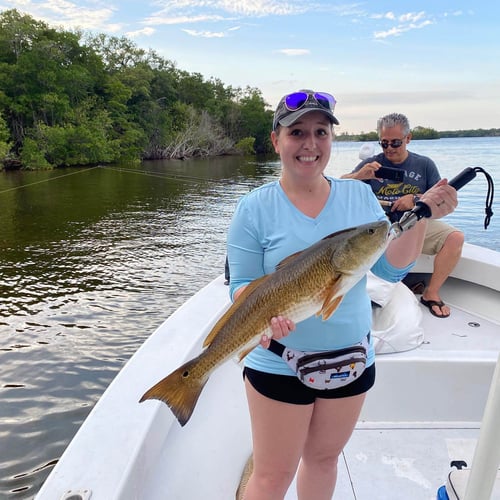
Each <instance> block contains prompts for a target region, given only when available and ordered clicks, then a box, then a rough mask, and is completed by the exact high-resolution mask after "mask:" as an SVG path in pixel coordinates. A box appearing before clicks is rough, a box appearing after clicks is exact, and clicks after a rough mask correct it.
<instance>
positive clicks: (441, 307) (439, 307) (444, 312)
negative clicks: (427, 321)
mask: <svg viewBox="0 0 500 500" xmlns="http://www.w3.org/2000/svg"><path fill="white" fill-rule="evenodd" d="M420 302H421V303H422V304H423V305H424V306H425V307H427V309H429V311H430V313H431V314H432V315H433V316H436V318H447V317H448V316H449V315H450V308H449V307H448V306H447V305H446V304H445V303H444V302H443V301H442V300H425V299H424V297H423V296H422V297H420Z"/></svg>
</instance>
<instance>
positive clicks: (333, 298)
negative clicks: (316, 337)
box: [316, 279, 344, 321]
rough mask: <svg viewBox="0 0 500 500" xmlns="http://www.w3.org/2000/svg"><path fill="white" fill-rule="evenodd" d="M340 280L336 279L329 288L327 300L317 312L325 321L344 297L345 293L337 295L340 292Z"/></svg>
mask: <svg viewBox="0 0 500 500" xmlns="http://www.w3.org/2000/svg"><path fill="white" fill-rule="evenodd" d="M338 285H339V280H338V279H337V280H334V281H333V282H332V284H331V286H330V287H329V288H328V293H327V294H326V297H325V300H324V301H323V305H322V306H321V309H320V310H319V311H318V312H317V313H316V316H321V317H322V318H323V321H326V320H327V319H328V318H329V317H330V316H331V315H332V314H333V313H334V312H335V309H337V307H338V306H339V304H340V303H341V302H342V299H343V298H344V296H343V295H337V294H338V292H339V286H338Z"/></svg>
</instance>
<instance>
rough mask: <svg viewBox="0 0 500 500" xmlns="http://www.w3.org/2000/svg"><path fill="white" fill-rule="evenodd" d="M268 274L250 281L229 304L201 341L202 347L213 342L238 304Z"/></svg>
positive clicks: (265, 279)
mask: <svg viewBox="0 0 500 500" xmlns="http://www.w3.org/2000/svg"><path fill="white" fill-rule="evenodd" d="M269 276H270V275H269V274H266V275H264V276H261V277H260V278H257V279H255V280H253V281H251V282H250V283H249V284H248V285H247V286H246V287H245V289H244V290H243V292H241V294H240V295H239V296H238V298H237V299H236V300H235V301H234V303H233V304H231V307H230V308H229V309H228V310H227V311H226V312H225V313H224V314H223V315H222V316H221V317H220V319H219V320H218V321H217V323H215V326H214V327H213V328H212V330H211V331H210V333H209V334H208V335H207V336H206V337H205V340H204V341H203V347H208V346H209V345H210V344H211V343H212V342H213V340H214V338H215V337H216V336H217V334H218V333H219V330H220V329H221V328H222V326H223V325H224V324H225V323H226V322H227V320H228V318H229V317H230V316H231V315H232V314H234V310H235V309H236V308H237V307H239V304H240V303H241V302H243V301H244V300H245V299H246V297H248V295H250V294H251V293H252V291H253V290H254V289H255V288H257V287H258V286H259V285H261V284H262V283H263V282H264V281H267V280H268V279H269Z"/></svg>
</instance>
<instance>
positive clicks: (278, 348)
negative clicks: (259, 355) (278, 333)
mask: <svg viewBox="0 0 500 500" xmlns="http://www.w3.org/2000/svg"><path fill="white" fill-rule="evenodd" d="M366 338H367V339H368V342H370V332H368V334H367V336H366ZM285 349H286V347H285V346H284V345H283V344H282V343H281V342H278V341H277V340H274V339H271V342H270V344H269V347H268V350H269V351H271V352H274V354H276V355H278V356H279V357H280V358H281V357H282V356H283V353H284V352H285Z"/></svg>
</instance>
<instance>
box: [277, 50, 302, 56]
mask: <svg viewBox="0 0 500 500" xmlns="http://www.w3.org/2000/svg"><path fill="white" fill-rule="evenodd" d="M276 52H278V53H279V54H285V56H292V57H295V56H307V55H309V54H310V53H311V51H310V50H309V49H280V50H276Z"/></svg>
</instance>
